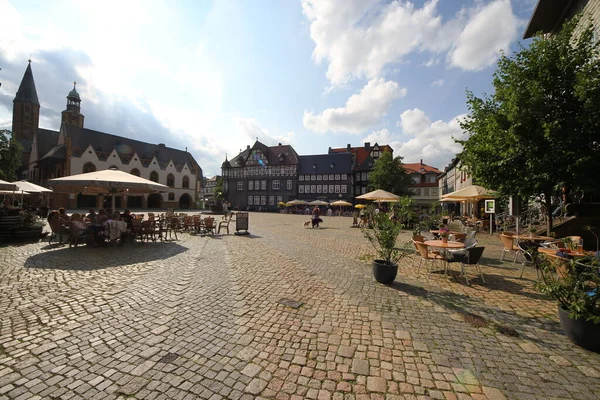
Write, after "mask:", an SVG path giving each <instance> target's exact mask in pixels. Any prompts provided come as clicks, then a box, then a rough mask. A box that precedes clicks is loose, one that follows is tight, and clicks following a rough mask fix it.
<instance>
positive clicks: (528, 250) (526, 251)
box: [517, 241, 541, 279]
mask: <svg viewBox="0 0 600 400" xmlns="http://www.w3.org/2000/svg"><path fill="white" fill-rule="evenodd" d="M517 246H518V247H519V250H520V251H521V254H523V262H522V263H521V275H520V276H519V279H520V278H523V272H524V271H525V265H535V266H536V268H535V272H536V277H537V279H539V278H540V271H539V268H538V266H537V264H536V262H535V261H536V257H537V255H538V250H537V249H538V248H540V247H541V245H540V244H539V243H536V242H533V241H527V242H519V243H518V244H517Z"/></svg>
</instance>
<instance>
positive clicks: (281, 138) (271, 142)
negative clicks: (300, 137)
mask: <svg viewBox="0 0 600 400" xmlns="http://www.w3.org/2000/svg"><path fill="white" fill-rule="evenodd" d="M236 125H237V127H238V129H239V131H240V133H241V134H242V136H243V137H244V138H245V139H246V141H245V143H244V146H245V145H247V144H249V145H252V144H253V143H254V142H255V141H256V140H258V141H259V142H261V143H263V144H266V145H267V146H275V145H277V143H282V144H293V140H294V132H288V133H286V134H284V135H272V134H270V133H269V131H268V130H266V129H265V128H263V127H262V126H260V124H259V123H258V122H257V121H256V120H255V119H254V118H237V119H236Z"/></svg>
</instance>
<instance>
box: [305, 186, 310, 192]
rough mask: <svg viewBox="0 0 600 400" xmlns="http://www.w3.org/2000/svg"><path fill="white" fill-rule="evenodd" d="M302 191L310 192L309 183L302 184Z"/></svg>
mask: <svg viewBox="0 0 600 400" xmlns="http://www.w3.org/2000/svg"><path fill="white" fill-rule="evenodd" d="M304 193H310V185H304Z"/></svg>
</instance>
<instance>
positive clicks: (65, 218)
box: [58, 207, 71, 226]
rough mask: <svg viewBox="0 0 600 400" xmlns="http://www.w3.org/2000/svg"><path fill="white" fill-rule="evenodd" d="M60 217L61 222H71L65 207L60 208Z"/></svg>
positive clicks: (65, 223) (67, 224)
mask: <svg viewBox="0 0 600 400" xmlns="http://www.w3.org/2000/svg"><path fill="white" fill-rule="evenodd" d="M58 218H59V220H60V222H61V224H63V225H66V226H69V222H71V218H69V216H68V215H67V211H66V210H65V208H64V207H61V208H59V209H58Z"/></svg>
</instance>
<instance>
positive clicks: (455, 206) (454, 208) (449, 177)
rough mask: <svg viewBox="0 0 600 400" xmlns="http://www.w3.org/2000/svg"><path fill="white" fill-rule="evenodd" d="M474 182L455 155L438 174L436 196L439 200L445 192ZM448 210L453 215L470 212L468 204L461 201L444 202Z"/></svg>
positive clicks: (469, 213) (447, 192) (451, 191)
mask: <svg viewBox="0 0 600 400" xmlns="http://www.w3.org/2000/svg"><path fill="white" fill-rule="evenodd" d="M474 184H475V182H474V181H473V178H472V177H471V174H469V173H468V171H467V169H466V168H464V167H463V166H462V163H461V161H460V158H459V157H458V156H457V157H456V158H454V159H453V160H452V161H451V162H450V164H449V165H448V166H447V167H446V168H445V169H444V172H442V174H441V175H439V176H438V196H439V197H438V198H439V199H440V200H441V199H442V196H443V195H445V194H449V193H453V192H456V191H458V190H461V189H464V188H466V187H469V186H472V185H474ZM444 204H445V206H446V208H447V210H448V211H449V212H453V213H454V214H455V215H462V214H465V213H466V214H468V215H471V214H472V212H473V211H472V210H471V209H470V208H469V204H466V203H461V202H445V203H444Z"/></svg>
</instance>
